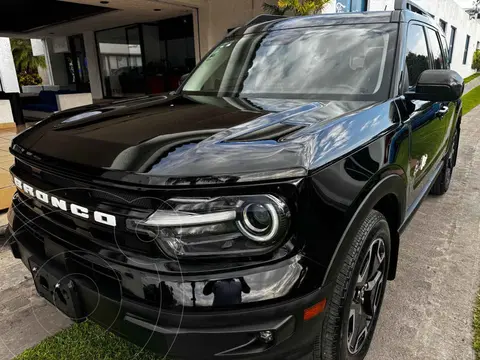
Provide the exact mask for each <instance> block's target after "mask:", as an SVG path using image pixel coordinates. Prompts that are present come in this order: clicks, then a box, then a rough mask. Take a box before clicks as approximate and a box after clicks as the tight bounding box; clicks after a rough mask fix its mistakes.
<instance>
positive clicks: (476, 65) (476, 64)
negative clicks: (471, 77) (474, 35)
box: [472, 50, 480, 71]
mask: <svg viewBox="0 0 480 360" xmlns="http://www.w3.org/2000/svg"><path fill="white" fill-rule="evenodd" d="M472 69H475V70H477V71H479V70H480V50H475V52H474V53H473V61H472Z"/></svg>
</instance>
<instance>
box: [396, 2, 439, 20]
mask: <svg viewBox="0 0 480 360" xmlns="http://www.w3.org/2000/svg"><path fill="white" fill-rule="evenodd" d="M395 10H410V11H412V12H414V13H417V14H420V15H424V16H429V17H431V18H433V17H434V16H433V15H432V14H430V13H429V12H428V11H426V10H424V9H422V8H421V7H420V6H418V5H417V4H415V3H414V2H412V1H410V0H395Z"/></svg>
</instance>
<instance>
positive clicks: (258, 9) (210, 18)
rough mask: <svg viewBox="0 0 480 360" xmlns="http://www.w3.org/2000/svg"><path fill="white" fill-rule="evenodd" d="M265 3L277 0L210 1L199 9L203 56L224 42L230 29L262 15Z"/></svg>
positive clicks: (201, 51)
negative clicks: (220, 42)
mask: <svg viewBox="0 0 480 360" xmlns="http://www.w3.org/2000/svg"><path fill="white" fill-rule="evenodd" d="M264 2H267V3H276V1H275V0H208V2H207V3H206V5H205V6H202V7H200V8H199V9H198V13H199V27H200V53H201V55H202V56H203V55H205V54H206V53H207V52H208V50H210V49H211V48H212V47H213V46H215V45H216V44H217V43H218V42H219V41H220V40H222V39H223V38H224V37H225V35H227V31H228V29H232V28H235V27H238V26H242V25H245V23H247V22H248V21H249V20H251V19H252V18H254V17H255V16H257V15H260V14H262V13H263V10H262V5H263V3H264Z"/></svg>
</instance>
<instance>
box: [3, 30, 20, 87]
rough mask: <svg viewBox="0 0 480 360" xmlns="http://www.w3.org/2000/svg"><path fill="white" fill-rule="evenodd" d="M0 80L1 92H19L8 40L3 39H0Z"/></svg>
mask: <svg viewBox="0 0 480 360" xmlns="http://www.w3.org/2000/svg"><path fill="white" fill-rule="evenodd" d="M0 80H1V83H2V88H3V91H5V92H8V93H18V92H20V88H19V86H18V80H17V71H16V70H15V63H14V62H13V55H12V48H11V46H10V39H9V38H5V37H0Z"/></svg>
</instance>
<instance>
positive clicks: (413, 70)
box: [406, 25, 430, 88]
mask: <svg viewBox="0 0 480 360" xmlns="http://www.w3.org/2000/svg"><path fill="white" fill-rule="evenodd" d="M406 64H407V70H408V80H409V81H408V85H409V87H410V88H411V87H414V86H416V85H417V81H418V77H419V76H420V74H421V73H422V72H424V71H425V70H428V69H429V68H430V61H429V58H428V48H427V40H426V38H425V32H424V30H423V26H420V25H410V27H409V29H408V35H407V57H406Z"/></svg>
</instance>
